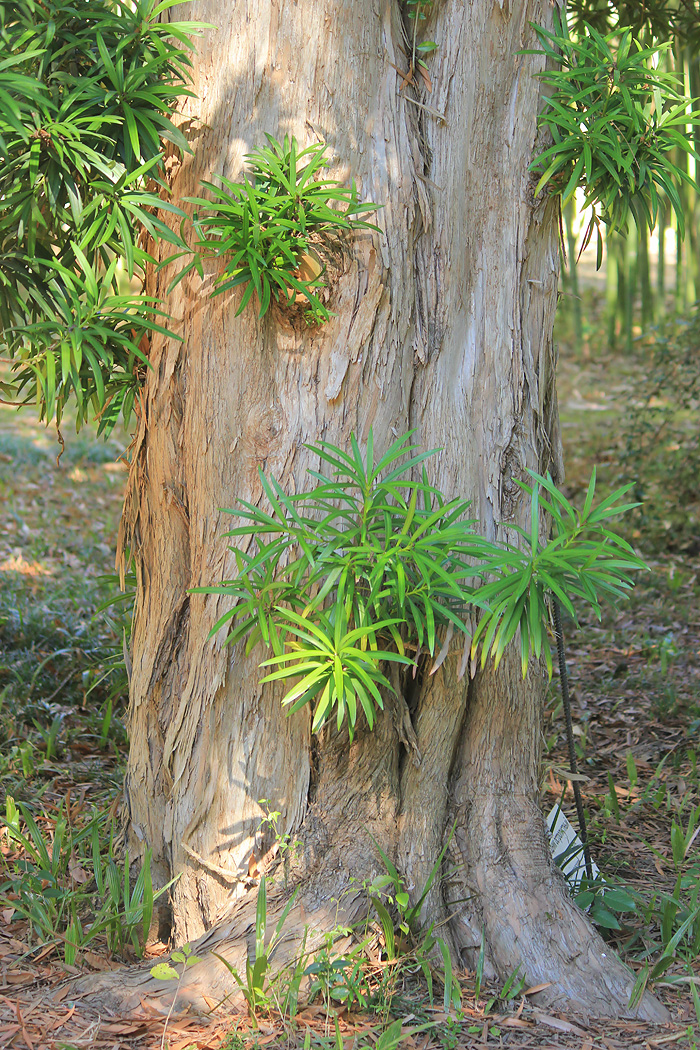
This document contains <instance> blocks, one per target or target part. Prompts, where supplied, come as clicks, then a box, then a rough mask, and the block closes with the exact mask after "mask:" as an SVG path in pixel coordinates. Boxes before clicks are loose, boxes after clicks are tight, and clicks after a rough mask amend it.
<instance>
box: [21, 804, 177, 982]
mask: <svg viewBox="0 0 700 1050" xmlns="http://www.w3.org/2000/svg"><path fill="white" fill-rule="evenodd" d="M105 825H106V818H105V816H104V815H98V816H95V817H93V819H92V820H90V821H89V822H88V823H87V824H86V825H85V826H84V827H83V828H81V829H75V828H74V827H72V826H71V823H70V822H69V820H68V819H67V817H66V815H65V814H64V813H63V812H59V814H58V817H57V819H56V820H55V822H54V824H53V828H52V831H51V832H50V833H49V832H47V831H42V829H41V828H40V827H39V824H38V823H37V820H36V819H35V817H34V815H33V814H32V812H31V810H30V808H29V807H28V806H26V805H24V804H23V803H15V801H14V799H13V798H12V797H11V796H8V797H7V799H6V804H5V817H4V819H3V820H2V826H3V828H4V835H5V840H6V842H7V845H8V847H9V852H8V854H7V855H5V853H3V854H2V865H3V868H4V869H5V870H4V872H3V874H4V879H3V881H2V883H1V884H0V900H2V903H3V905H4V906H5V907H7V908H10V909H11V910H12V911H13V913H14V916H15V917H16V918H24V919H26V920H27V921H28V923H29V927H30V936H33V937H34V938H35V939H36V940H37V942H38V943H43V944H46V943H51V942H56V943H57V944H61V945H62V946H63V957H64V959H65V961H66V963H68V964H69V965H73V964H74V963H75V961H76V958H77V957H78V955H79V954H80V952H82V951H84V950H85V949H86V948H87V947H88V946H90V945H91V944H92V943H93V942H95V941H96V940H99V941H102V942H103V943H106V946H107V949H108V950H109V951H110V952H114V953H120V952H123V950H124V948H125V946H126V945H127V944H129V945H130V946H131V948H132V949H133V950H134V952H135V953H136V954H137V955H140V954H141V951H142V949H141V945H142V944H143V943H145V940H146V937H147V935H148V930H149V927H150V924H151V918H152V915H153V904H154V901H155V900H157V898H158V897H159V896H160V895H161V894H162V893H164V892H165V891H166V890H167V887H164V888H163V889H161V890H160V891H158V893H155V894H154V892H153V886H152V883H151V866H150V852H148V851H147V852H146V855H145V858H144V861H143V864H142V866H141V870H140V872H139V875H138V878H137V879H136V882H135V883H134V885H133V887H132V886H131V879H130V868H129V854H128V852H126V854H125V859H124V862H123V865H122V866H121V869H120V868H119V867H118V866H117V863H116V861H115V860H114V856H113V848H112V837H111V835H110V836H109V837H108V839H107V848H106V850H105V841H104V835H105Z"/></svg>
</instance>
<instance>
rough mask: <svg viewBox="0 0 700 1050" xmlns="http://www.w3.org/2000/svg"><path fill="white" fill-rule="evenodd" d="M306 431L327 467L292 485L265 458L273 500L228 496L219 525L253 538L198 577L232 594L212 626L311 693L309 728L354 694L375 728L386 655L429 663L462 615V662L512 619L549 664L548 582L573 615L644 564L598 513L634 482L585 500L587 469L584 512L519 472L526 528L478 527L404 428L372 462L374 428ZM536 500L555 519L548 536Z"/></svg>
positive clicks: (619, 593) (608, 511)
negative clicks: (225, 519) (262, 652)
mask: <svg viewBox="0 0 700 1050" xmlns="http://www.w3.org/2000/svg"><path fill="white" fill-rule="evenodd" d="M308 447H309V449H310V450H311V451H312V452H314V453H315V454H316V455H317V456H318V457H319V461H320V463H321V464H322V465H325V466H326V468H328V467H330V473H329V474H325V473H323V472H321V471H316V470H311V471H309V473H310V475H311V476H312V477H313V478H314V479H315V481H316V485H315V487H314V488H312V489H310V490H309V491H307V492H303V493H300V494H296V495H291V496H290V495H288V494H286V493H285V492H284V491H283V490H282V488H281V486H280V485H279V484H278V482H277V481H275V479H274V478H269V479H268V478H266V477H265V476H264V475H263V474H262V473H261V475H260V476H261V480H262V484H263V487H264V490H265V494H266V496H267V501H268V504H269V509H268V510H262V509H260V508H259V507H257V506H255V505H253V504H251V503H247V502H245V501H241V505H240V508H239V509H238V510H235V511H228V512H227V513H232V514H236V515H237V516H238V517H239V518H242V519H243V521H244V524H242V525H239V526H237V527H236V528H234V529H232V530H231V531H230V532H228V533H227V535H228V536H231V537H243V538H246V539H249V538H251V537H252V538H253V539H254V548H253V549H252V550H250V551H249V550H241V549H239V548H238V547H236V546H234V547H232V548H231V550H232V552H233V554H234V557H235V559H236V564H237V568H238V574H237V576H236V578H235V579H233V580H231V581H228V582H226V583H223V584H221V585H220V586H217V587H205V588H198V589H197V590H198V591H199V592H200V593H206V594H223V595H227V596H228V597H230V598H232V599H233V601H234V604H233V606H232V608H231V609H229V611H228V612H226V613H225V615H224V616H222V617H221V619H220V620H219V621H218V622H217V624H216V625H215V627H214V629H213V631H212V633H215V632H216V631H218V630H219V629H220V628H222V627H227V629H228V632H229V633H228V639H227V640H228V642H229V643H234V642H237V641H239V640H241V639H243V638H245V639H247V641H246V651H247V652H250V651H251V650H252V649H253V647H254V646H255V645H256V644H257V643H258V642H262V643H263V644H264V645H265V646H266V647H267V648H268V649H271V650H272V655H271V656H269V657H268V658H267V659H265V660H263V661H262V663H261V667H263V668H264V669H265V670H266V674H265V677H264V678H263V679H262V680H263V681H266V682H277V681H280V682H284V683H285V684H286V686H287V687H288V688H287V692H286V693H285V695H284V697H283V700H282V703H283V704H285V705H290V710H291V711H297V710H299V709H300V708H302V707H304V706H305V705H306V704H310V703H313V705H314V717H313V729H314V731H318V730H319V729H320V728H321V727H322V726H323V724H324V723H325V722H326V721H327V719H328V718H329V717H330V716H331V714H332V712H333V711H335V717H336V722H337V725H338V727H340V726H341V725H342V724H343V723H344V722H345V721H346V720H347V723H348V728H349V731H350V734H351V736H352V733H353V731H354V727H355V725H356V723H357V718H358V715H359V712H360V710H362V711H363V712H364V714H365V717H366V719H367V723H368V725H369V727H370V728H371V727H372V726H373V724H374V720H375V716H376V708H377V707H378V708H382V707H383V704H384V700H383V692H382V691H383V690H384V691H386V690H391V689H392V688H393V685H392V684H391V682H390V680H389V678H388V677H387V665H388V664H390V663H393V664H398V665H405V666H412V667H413V668H414V673H415V667H416V666H417V664H418V660H419V658H420V656H421V653H428V654H430V656H431V657H433V667H432V670H433V671H434V670H436V669H437V667H438V666H439V665H440V664H441V663H442V662H443V660H444V659H445V658H446V656H447V652H448V648H449V642H450V639H451V638H452V636H453V634H454V632H455V630H457V631H460V632H462V633H463V634H464V636H465V642H464V645H463V653H462V658H461V667H460V671H459V673H460V675H463V674H464V673H465V670H466V667H467V662H468V659H469V657H470V655H471V657H472V658H475V657H476V655H477V654H478V653H479V652H480V653H481V662H482V665H483V664H485V662H486V660H487V658H488V657H489V656H491V657H492V658H493V659H494V661H495V663H496V664H498V663H499V661H500V660H501V658H502V656H503V653H504V651H505V648H506V646H507V645H508V644H509V643H510V642H511V641H512V640H513V639H514V638H515V636H516V634H517V633H518V632H519V635H520V646H521V654H522V669H523V674H525V673H526V671H527V666H528V661H529V657H530V654H531V653H533V654H534V656H535V657H537V658H539V657H540V656H544V659H545V661H546V663H547V666H548V668H549V670H550V673H551V654H550V641H549V633H548V623H549V614H548V602H549V597H550V596H551V595H554V596H555V597H557V598H558V599H559V601H560V602H561V603H562V604H563V605H564V607H565V608H566V609H567V610H568V611H569V612H570V613H571V614H572V615H575V609H574V604H573V602H574V601H575V600H576V599H583V600H584V601H586V602H587V603H589V604H590V605H592V606H593V608H594V610H595V611H596V612H597V613H598V614H599V613H600V601H601V599H602V598H603V597H604V596H608V597H612V598H621V597H623V596H624V595H625V594H626V593H627V591H628V590H629V589H630V587H631V586H632V580H631V577H630V573H631V572H632V571H633V570H636V569H639V568H640V567H642V565H643V563H642V562H641V561H640V560H639V559H638V558H637V556H636V555H635V554H634V552H633V551H632V549H631V547H629V545H628V544H627V543H626V542H625V541H624V540H622V539H621V538H620V537H619V536H617V535H616V534H615V533H614V532H612V531H610V530H609V529H608V527H607V522H608V519H609V518H611V517H613V516H615V515H616V514H621V513H623V512H624V511H626V510H628V509H629V507H630V506H632V504H621V503H620V499H621V497H622V496H623V495H624V493H625V492H626V491H627V489H619V490H618V491H617V492H615V493H613V494H612V495H611V496H609V497H608V498H607V499H605V500H603V501H602V502H601V503H599V504H598V505H597V506H594V494H595V475H593V477H592V478H591V482H590V485H589V489H588V494H587V497H586V501H585V504H584V507H583V509H582V510H581V511H580V512H579V511H577V510H575V508H574V507H573V506H572V505H571V504H570V503H569V502H568V500H566V499H565V497H564V496H563V495H562V493H560V492H559V491H558V489H557V488H556V487H555V486H554V484H553V483H552V481H551V479H549V478H544V477H541V476H539V475H537V474H534V473H532V472H530V473H531V476H532V479H533V484H532V485H523V486H522V487H523V489H524V490H525V492H526V493H528V494H529V495H530V500H531V528H530V530H529V531H528V532H525V531H523V530H521V529H519V528H517V527H515V526H509V528H513V529H515V531H516V532H517V533H519V534H520V535H521V538H522V541H523V543H522V545H521V546H520V547H516V546H514V545H512V544H510V543H508V542H506V541H501V542H492V541H489V540H487V539H485V538H484V537H482V536H480V535H479V534H478V533H477V532H476V531H475V525H476V523H475V522H474V521H473V520H470V519H469V517H468V508H469V504H468V503H466V502H464V501H463V500H459V499H455V500H449V501H448V500H446V499H445V498H444V496H443V495H442V493H441V492H440V491H439V490H438V489H437V488H436V487H435V486H433V485H432V484H431V483H430V481H429V480H428V475H427V473H426V468H425V463H426V461H427V460H428V459H429V458H430V457H431V456H433V455H435V451H428V452H420V451H418V446H417V445H414V444H411V443H410V434H409V435H406V436H405V437H402V438H399V439H398V440H397V441H396V442H394V444H393V445H392V446H391V447H390V448H389V449H388V450H387V452H386V453H385V454H384V455H383V456H382V457H381V458H379V459H378V460H377V461H376V462H375V451H374V441H373V435H372V432H371V431H370V434H369V438H368V442H367V449H366V453H365V455H364V456H363V455H362V453H361V451H360V448H359V445H358V443H357V440H356V439H355V437H354V436H353V437H352V438H351V452H349V453H348V452H345V451H343V450H342V449H340V448H338V447H337V446H335V445H331V444H327V443H326V442H319V443H318V444H317V445H309V446H308ZM417 477H419V478H420V480H416V478H417ZM542 511H544V512H545V513H546V514H547V515H548V516H549V518H550V519H551V522H552V530H553V538H552V540H551V541H550V542H549V543H544V544H543V543H541V542H540V539H539V535H540V513H541V512H542ZM475 610H478V615H479V619H478V624H477V627H476V630H475V631H474V634H473V637H472V636H471V622H472V615H473V614H474V615H476V613H475V612H474V611H475ZM441 634H442V635H443V637H442V638H441V637H440V635H441ZM438 644H440V646H441V648H440V652H439V655H438V656H437V658H435V654H436V650H437V648H438Z"/></svg>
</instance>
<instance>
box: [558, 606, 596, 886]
mask: <svg viewBox="0 0 700 1050" xmlns="http://www.w3.org/2000/svg"><path fill="white" fill-rule="evenodd" d="M552 600H553V605H554V634H555V636H556V639H557V656H558V657H559V683H560V685H561V699H562V703H563V706H564V720H565V722H566V742H567V744H568V748H569V768H570V770H571V772H572V773H573V775H574V777H576V776H577V774H578V769H577V764H576V750H575V748H574V727H573V725H572V723H571V701H570V699H569V676H568V674H567V670H566V654H565V652H564V633H563V631H562V629H561V607H560V605H559V602H558V601H557V599H556V598H555V597H554V596H553V595H552ZM571 784H572V786H573V789H574V799H575V801H576V815H577V817H578V826H579V833H580V835H581V842H582V843H583V859H584V861H585V864H586V875H587V876H588V881H589V882H592V881H593V866H592V864H591V855H590V853H589V850H588V836H587V834H586V817H585V815H584V812H583V799H582V798H581V788H580V787H579V783H578V780H572V781H571Z"/></svg>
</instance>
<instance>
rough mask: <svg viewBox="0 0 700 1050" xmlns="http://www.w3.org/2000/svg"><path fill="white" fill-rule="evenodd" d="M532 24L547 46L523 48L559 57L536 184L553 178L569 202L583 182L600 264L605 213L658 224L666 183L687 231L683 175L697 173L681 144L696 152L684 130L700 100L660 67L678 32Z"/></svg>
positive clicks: (622, 222)
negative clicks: (680, 159) (662, 38)
mask: <svg viewBox="0 0 700 1050" xmlns="http://www.w3.org/2000/svg"><path fill="white" fill-rule="evenodd" d="M532 28H533V29H534V31H535V33H536V35H537V38H538V40H539V42H540V44H541V48H540V49H539V50H534V51H533V50H531V51H525V52H523V53H524V54H539V55H544V56H545V57H546V58H547V60H548V61H549V63H551V64H554V65H555V66H556V67H557V68H554V69H546V70H545V71H544V72H542V73H538V74H537V76H538V77H539V78H540V79H541V80H542V81H543V83H544V84H545V85H547V87H548V88H549V89H550V90H551V94H549V96H548V98H547V99H546V108H545V111H544V113H543V114H542V116H541V117H540V124H543V125H545V126H546V127H547V128H548V129H549V130H550V132H551V134H552V138H553V139H554V142H553V145H551V146H550V147H549V148H548V149H546V150H545V151H544V152H543V153H541V154H540V155H539V156H538V157H537V158H536V159H535V160H534V161H533V163H532V165H531V170H533V171H535V172H538V173H539V174H540V178H539V182H538V183H537V188H536V191H535V192H536V193H539V192H540V191H541V190H542V189H544V187H545V186H548V185H549V187H550V189H551V190H552V191H553V192H555V193H558V194H559V195H560V196H561V202H562V204H563V205H564V204H566V203H567V201H568V200H569V199H570V198H571V197H572V196H573V194H574V192H575V190H576V189H577V188H579V187H582V188H583V189H584V191H585V200H584V207H589V206H590V207H592V208H593V216H592V218H591V220H590V223H589V225H588V228H587V231H586V234H585V236H584V241H583V248H585V246H586V245H587V244H588V242H589V240H590V238H591V236H592V234H593V230H594V229H597V232H598V266H600V262H601V259H602V250H603V241H602V232H601V223H604V224H605V225H606V226H608V228H609V229H610V230H623V229H625V228H626V227H627V224H628V221H629V218H630V215H632V216H633V217H634V220H635V222H636V224H637V226H638V227H639V228H640V229H641V228H644V227H645V226H648V227H649V228H650V229H651V228H653V226H654V225H655V223H656V217H657V213H658V209H659V200H660V198H659V194H660V193H662V194H664V195H665V196H666V197H667V198H668V200H669V201H670V202H671V205H672V207H673V210H674V212H675V214H676V220H677V222H678V229H679V231H680V232H681V236H682V235H683V232H684V216H683V205H682V202H681V197H680V193H679V185H680V184H681V182H682V181H684V180H685V181H686V182H690V183H691V184H692V182H693V180H692V179H691V177H690V176H689V175H688V172H687V171H685V170H684V169H683V167H681V166H680V165H679V164H677V163H676V161H675V160H674V157H673V151H674V150H680V151H681V153H690V154H692V155H693V156H695V150H694V148H693V145H692V143H691V142H690V141H689V139H688V138H687V137H686V135H685V133H684V132H685V127H686V126H687V125H689V124H690V125H695V124H698V122H700V117H698V116H697V115H695V114H692V115H691V114H689V113H688V112H687V110H688V107H689V105H690V103H691V100H690V99H688V98H687V97H686V96H685V95H684V94H683V91H682V79H681V78H679V76H678V75H677V74H675V73H669V72H664V71H663V70H661V69H660V68H655V64H656V63H657V62H658V59H659V57H660V56H662V55H663V54H664V53H665V52H666V51H668V50H669V49H670V48H671V47H672V46H673V45H672V41H668V42H667V43H663V44H655V45H654V46H652V47H643V46H642V44H640V43H639V41H637V40H635V39H634V37H633V35H632V30H630V29H624V30H623V29H617V30H615V31H614V32H611V33H608V34H607V35H605V36H603V35H602V34H601V33H600V32H598V30H597V29H595V28H594V27H593V26H590V25H585V26H584V27H583V32H582V33H581V35H580V36H578V37H576V38H573V37H572V36H571V35H570V32H569V29H568V27H567V23H566V21H565V20H560V19H558V18H557V17H556V16H555V32H549V31H548V30H546V29H543V28H542V27H541V26H537V25H534V24H532ZM583 248H582V250H583Z"/></svg>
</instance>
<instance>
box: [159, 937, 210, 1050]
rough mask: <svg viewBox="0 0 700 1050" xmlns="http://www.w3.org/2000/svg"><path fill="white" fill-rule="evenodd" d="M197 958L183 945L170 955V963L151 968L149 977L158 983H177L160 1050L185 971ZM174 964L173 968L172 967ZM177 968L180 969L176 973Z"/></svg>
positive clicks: (164, 1026)
mask: <svg viewBox="0 0 700 1050" xmlns="http://www.w3.org/2000/svg"><path fill="white" fill-rule="evenodd" d="M199 961H200V960H199V956H198V955H195V954H194V953H193V951H192V948H191V947H190V945H189V944H183V946H182V948H179V949H176V950H175V951H173V952H171V953H170V962H169V963H167V962H162V963H156V965H155V966H152V967H151V976H152V977H155V978H156V980H158V981H177V987H176V988H175V994H174V995H173V1001H172V1002H171V1004H170V1009H169V1010H168V1016H167V1017H166V1018H165V1024H164V1025H163V1034H162V1036H161V1039H160V1046H161V1050H164V1047H165V1035H166V1032H167V1031H168V1024H169V1023H170V1018H171V1017H172V1015H173V1010H174V1009H175V1003H176V1001H177V994H178V992H179V991H180V985H181V984H182V978H183V977H184V976H185V973H186V971H187V970H188V969H189V967H190V966H194V965H195V963H198V962H199ZM173 963H175V966H173ZM177 966H179V967H180V970H179V972H178V970H177V968H176V967H177Z"/></svg>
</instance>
